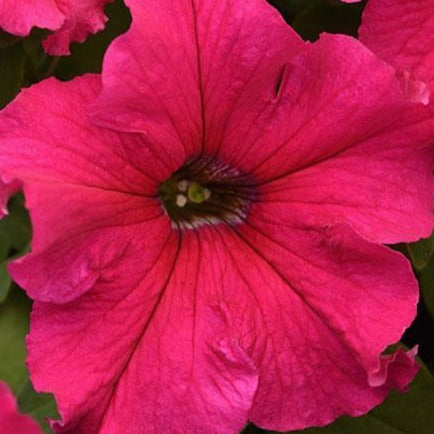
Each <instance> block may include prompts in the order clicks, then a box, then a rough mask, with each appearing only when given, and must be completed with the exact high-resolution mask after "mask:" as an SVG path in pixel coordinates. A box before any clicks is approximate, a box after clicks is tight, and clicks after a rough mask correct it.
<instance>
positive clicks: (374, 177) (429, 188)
mask: <svg viewBox="0 0 434 434" xmlns="http://www.w3.org/2000/svg"><path fill="white" fill-rule="evenodd" d="M432 112H433V117H432V121H431V122H430V124H431V125H433V124H434V111H432ZM407 123H408V124H410V122H409V121H408V120H407ZM418 129H420V125H418V126H416V127H415V128H408V129H407V131H406V130H405V129H404V128H403V126H402V124H401V125H397V127H396V129H389V131H387V132H384V133H379V134H377V135H375V136H373V137H371V138H368V139H366V140H364V141H363V142H361V143H358V144H357V145H355V146H353V147H351V148H349V149H347V150H346V151H344V152H341V153H340V154H339V155H335V156H334V158H327V159H323V160H322V161H320V162H318V163H317V164H315V165H313V166H310V167H307V168H305V169H302V170H299V171H296V172H294V173H292V174H290V175H289V176H287V177H284V178H282V179H280V180H276V181H274V182H270V183H267V184H264V186H263V187H262V189H261V191H262V193H263V194H264V195H266V199H264V201H265V202H267V203H275V204H276V203H282V204H283V203H284V204H285V206H286V210H287V212H288V213H293V212H303V213H304V214H305V215H306V216H308V217H307V218H308V219H309V221H311V222H316V224H320V225H321V224H334V223H349V224H351V226H352V227H353V228H354V229H355V230H356V231H357V232H358V233H360V234H361V235H363V236H364V237H365V238H368V239H371V240H372V241H377V242H382V243H388V244H393V243H398V242H402V241H406V242H411V241H416V240H418V239H420V238H421V237H422V238H426V237H429V236H430V235H431V233H432V231H433V229H434V214H433V212H432V208H433V199H434V177H433V175H432V168H433V166H434V146H432V145H431V143H430V142H431V139H429V138H428V140H427V141H425V140H424V139H423V138H422V136H421V134H418V131H417V130H418ZM426 131H427V130H426ZM418 135H419V137H420V141H421V142H423V141H425V144H426V146H418V143H417V139H416V140H415V137H418ZM413 140H415V143H411V142H412V141H413ZM427 142H428V143H427ZM412 145H414V146H412Z"/></svg>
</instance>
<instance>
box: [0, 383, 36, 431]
mask: <svg viewBox="0 0 434 434" xmlns="http://www.w3.org/2000/svg"><path fill="white" fill-rule="evenodd" d="M0 432H1V433H3V434H42V430H41V429H40V428H39V426H38V424H37V423H36V422H35V421H34V420H33V419H31V418H30V417H29V416H25V415H22V414H20V413H18V410H17V406H16V403H15V399H14V397H13V395H12V393H11V392H10V390H9V389H8V387H7V386H6V384H5V383H3V382H1V381H0Z"/></svg>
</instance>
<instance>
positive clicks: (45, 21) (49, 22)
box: [0, 0, 111, 56]
mask: <svg viewBox="0 0 434 434" xmlns="http://www.w3.org/2000/svg"><path fill="white" fill-rule="evenodd" d="M110 1H111V0H26V1H25V2H19V1H15V0H0V27H1V28H2V29H4V30H6V31H7V32H9V33H12V34H14V35H18V36H26V35H28V34H29V33H30V31H31V29H32V28H33V27H39V28H43V29H48V30H52V31H54V33H53V34H52V35H49V36H48V37H47V39H46V40H45V41H44V42H43V45H44V48H45V50H46V52H47V53H48V54H51V55H57V56H58V55H66V54H69V45H70V44H71V42H83V41H84V40H85V39H86V37H87V36H88V35H90V34H94V33H96V32H98V31H100V30H102V29H103V28H104V24H105V22H106V20H107V18H106V17H105V15H104V7H105V5H106V4H107V3H109V2H110Z"/></svg>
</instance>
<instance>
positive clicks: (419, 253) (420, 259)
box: [407, 234, 434, 270]
mask: <svg viewBox="0 0 434 434" xmlns="http://www.w3.org/2000/svg"><path fill="white" fill-rule="evenodd" d="M407 249H408V253H409V255H410V259H411V262H412V264H413V266H414V268H416V270H422V269H424V268H425V267H426V266H427V264H428V262H429V260H430V259H431V256H432V255H433V252H434V234H432V235H431V236H430V237H429V238H426V239H423V240H420V241H418V242H417V243H412V244H407Z"/></svg>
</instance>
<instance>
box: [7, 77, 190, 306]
mask: <svg viewBox="0 0 434 434" xmlns="http://www.w3.org/2000/svg"><path fill="white" fill-rule="evenodd" d="M99 89H100V82H99V77H96V76H85V77H82V78H79V79H76V80H74V81H72V82H69V83H60V82H57V81H55V80H48V81H45V82H42V83H40V84H38V85H36V86H33V87H32V88H30V89H28V90H25V91H23V92H22V94H21V95H20V96H19V97H18V98H17V99H16V100H15V101H14V102H13V103H12V104H10V105H9V106H8V107H7V108H6V109H5V110H3V111H2V112H1V114H0V119H1V122H0V125H1V126H0V173H1V174H2V178H3V179H5V180H6V179H8V180H16V181H19V182H22V184H23V187H24V191H25V195H26V206H27V207H28V208H29V210H30V214H31V218H32V224H33V229H34V237H33V242H32V253H31V254H30V255H28V256H26V257H25V258H23V259H20V260H18V261H16V262H15V263H14V264H12V265H11V267H10V270H11V272H12V274H13V277H14V279H16V281H18V282H19V283H20V284H21V285H22V286H23V287H25V288H26V289H27V290H28V292H29V294H30V295H31V296H32V297H33V298H35V299H40V300H45V301H48V300H50V301H56V302H59V303H61V302H68V301H70V300H72V299H73V298H74V297H77V296H79V295H80V294H81V293H83V292H85V291H87V290H88V289H89V288H91V287H92V285H93V284H94V283H95V281H96V280H97V279H98V278H99V276H100V273H101V271H102V270H103V269H104V268H106V267H108V266H110V264H111V262H112V261H113V260H115V259H116V258H118V257H119V255H122V254H123V251H124V249H128V243H130V242H133V241H131V240H133V239H134V238H136V232H135V231H134V230H132V228H135V230H137V231H140V230H142V228H143V227H144V226H143V225H145V227H146V228H148V231H149V234H148V235H149V236H151V234H152V233H154V232H158V231H160V228H161V226H164V227H165V228H166V229H168V228H169V227H170V225H169V222H168V221H167V219H164V222H161V218H162V214H163V210H162V208H161V206H160V204H159V202H158V200H157V199H156V198H155V195H156V191H157V188H158V184H159V182H161V181H163V180H164V179H165V178H166V177H168V176H169V175H170V174H171V173H172V171H173V170H174V168H175V167H177V166H176V161H173V162H172V163H174V164H172V165H171V161H170V160H169V159H167V161H163V159H162V155H164V153H162V152H160V154H159V155H157V154H156V151H155V149H152V148H151V147H150V146H147V144H146V143H145V142H144V140H143V138H141V137H139V136H137V135H133V134H129V135H121V134H117V133H115V132H112V131H109V130H103V129H100V128H97V127H95V126H93V125H92V124H91V123H90V122H89V121H88V120H87V117H86V114H85V108H86V105H87V104H88V101H89V100H92V99H93V98H94V96H95V95H96V94H97V93H98V92H99ZM35 107H38V110H36V111H35ZM179 151H180V152H181V154H180V155H178V154H179V153H178V154H177V151H176V149H170V148H167V152H168V153H170V155H171V158H172V160H177V159H179V157H181V158H182V156H183V154H182V149H179ZM71 265H73V266H71Z"/></svg>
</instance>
